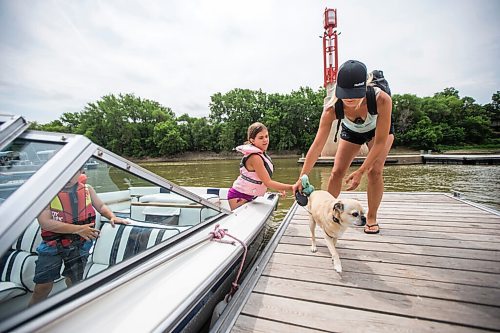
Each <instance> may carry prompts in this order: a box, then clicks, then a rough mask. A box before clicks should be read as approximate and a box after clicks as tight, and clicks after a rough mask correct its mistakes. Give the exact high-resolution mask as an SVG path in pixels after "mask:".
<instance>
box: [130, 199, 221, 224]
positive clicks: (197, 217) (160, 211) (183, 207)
mask: <svg viewBox="0 0 500 333" xmlns="http://www.w3.org/2000/svg"><path fill="white" fill-rule="evenodd" d="M200 196H201V197H203V198H204V199H207V200H208V201H210V202H212V203H214V204H215V205H220V200H219V197H218V195H217V194H214V193H210V194H209V193H207V194H201V195H200ZM138 202H139V203H140V204H142V205H139V204H134V203H132V206H131V218H132V219H133V220H136V221H148V222H157V221H156V220H155V219H154V218H153V219H151V217H149V218H148V214H149V215H153V214H150V212H154V215H156V218H157V219H161V218H160V217H159V216H161V215H163V216H165V217H167V216H169V218H166V220H167V221H169V222H168V224H169V225H173V224H174V221H176V220H177V221H178V222H177V223H176V224H178V225H179V226H193V225H196V224H199V223H201V222H202V221H205V220H206V219H208V218H210V217H212V216H214V215H216V214H218V212H217V211H216V210H213V209H210V208H206V207H204V206H203V205H200V204H198V203H196V202H194V201H192V200H190V199H188V198H185V197H183V196H181V195H178V194H176V193H173V192H170V193H155V194H146V195H143V196H141V197H140V198H139V199H138ZM148 203H150V204H151V206H147V205H145V204H148ZM155 204H160V205H159V206H155ZM161 204H165V205H164V206H162V205H161ZM168 205H172V206H173V207H169V206H168ZM177 206H178V207H177ZM174 208H175V209H174ZM175 216H178V218H177V219H175V218H174V217H175Z"/></svg>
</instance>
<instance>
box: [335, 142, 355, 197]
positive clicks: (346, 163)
mask: <svg viewBox="0 0 500 333" xmlns="http://www.w3.org/2000/svg"><path fill="white" fill-rule="evenodd" d="M360 148H361V146H360V145H357V144H355V143H351V142H349V141H346V140H343V139H339V145H338V148H337V153H336V154H335V163H334V164H333V169H332V173H331V174H330V179H328V192H330V194H331V195H333V196H334V197H335V198H338V196H339V194H340V190H341V189H342V180H343V179H344V176H345V174H346V172H347V169H348V168H349V167H350V166H351V162H352V160H353V159H354V158H355V157H356V155H358V153H359V149H360Z"/></svg>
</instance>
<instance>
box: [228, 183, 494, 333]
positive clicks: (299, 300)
mask: <svg viewBox="0 0 500 333" xmlns="http://www.w3.org/2000/svg"><path fill="white" fill-rule="evenodd" d="M342 197H350V198H356V199H358V200H360V201H361V202H362V203H363V205H365V207H366V193H361V192H350V193H342V195H341V198H342ZM308 218H309V216H308V213H307V212H306V211H305V210H304V209H303V208H302V207H299V206H297V205H296V204H295V205H294V206H293V207H292V208H291V210H290V212H289V215H287V217H286V218H285V221H284V222H283V228H279V229H278V231H277V234H276V235H275V237H274V238H273V239H272V240H271V241H270V243H269V244H268V247H267V248H266V250H265V251H264V253H263V256H261V258H260V262H259V261H258V262H257V264H256V265H255V266H254V268H253V272H251V273H250V277H249V278H248V279H247V280H245V285H242V287H241V288H240V291H238V293H237V294H236V295H235V298H236V296H237V297H238V298H237V300H235V302H233V305H232V308H230V309H228V311H227V312H228V316H227V318H225V320H222V322H223V323H222V324H221V326H220V327H224V325H225V331H231V332H287V333H292V332H396V331H397V332H450V333H457V332H491V331H500V214H499V212H497V211H494V210H491V209H486V208H483V207H480V206H477V205H473V204H471V203H468V202H466V201H463V200H460V199H456V198H453V197H452V196H450V195H446V194H441V193H386V194H385V195H384V199H383V202H382V205H381V208H380V210H379V224H380V225H381V231H380V234H378V235H367V234H364V233H363V228H362V227H352V228H350V229H348V231H347V232H346V233H345V234H344V236H343V237H342V238H341V239H340V240H339V242H338V244H337V249H338V251H339V254H340V258H341V260H342V266H343V272H342V273H341V274H338V273H336V272H335V271H334V270H333V265H332V262H331V259H330V254H329V251H328V249H327V247H326V246H325V245H324V242H323V240H322V239H320V240H318V245H319V246H318V252H316V253H312V252H311V251H310V238H309V226H308V223H309V222H308ZM317 236H322V233H321V232H317ZM230 304H231V303H230ZM220 327H219V328H220Z"/></svg>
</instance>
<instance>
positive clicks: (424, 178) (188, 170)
mask: <svg viewBox="0 0 500 333" xmlns="http://www.w3.org/2000/svg"><path fill="white" fill-rule="evenodd" d="M297 160H298V158H279V159H278V158H275V159H273V162H274V164H275V172H274V175H273V179H274V180H277V181H280V182H283V183H294V182H295V181H296V180H297V177H298V175H299V173H300V169H301V167H302V166H301V165H299V164H298V163H297ZM238 165H239V161H238V160H209V161H186V162H163V163H141V166H143V167H144V168H146V169H149V170H151V171H153V172H155V173H157V174H159V175H161V176H162V177H164V178H166V179H168V180H170V181H172V182H174V183H176V184H178V185H181V186H210V187H230V186H231V185H232V183H233V181H234V179H235V178H236V177H237V176H238V174H239V166H238ZM355 168H356V167H351V169H350V171H354V170H355ZM330 171H331V167H329V166H316V167H314V169H313V170H312V172H311V173H310V174H309V180H310V182H311V184H312V185H314V187H316V189H318V188H321V189H326V187H327V183H328V177H329V174H330ZM384 182H385V190H386V191H387V192H444V193H451V192H452V191H457V192H460V193H462V195H463V198H465V199H467V200H469V201H473V202H476V203H479V204H482V205H484V206H487V207H490V208H493V209H496V210H500V166H498V165H441V164H426V165H424V164H420V165H401V166H397V165H388V166H386V168H385V170H384ZM366 184H367V180H366V177H364V178H363V182H362V183H361V184H360V186H359V187H358V189H356V191H366ZM292 204H293V196H292V194H291V193H287V197H286V198H285V199H280V203H279V206H278V210H277V211H276V214H275V219H276V220H278V221H279V220H281V219H282V218H283V217H284V216H285V214H286V212H287V210H288V209H289V208H290V207H291V205H292Z"/></svg>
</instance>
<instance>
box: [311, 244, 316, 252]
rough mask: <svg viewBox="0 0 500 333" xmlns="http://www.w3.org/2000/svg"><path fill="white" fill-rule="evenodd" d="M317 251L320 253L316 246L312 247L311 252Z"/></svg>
mask: <svg viewBox="0 0 500 333" xmlns="http://www.w3.org/2000/svg"><path fill="white" fill-rule="evenodd" d="M316 251H318V249H317V248H316V245H311V252H312V253H315V252H316Z"/></svg>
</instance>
